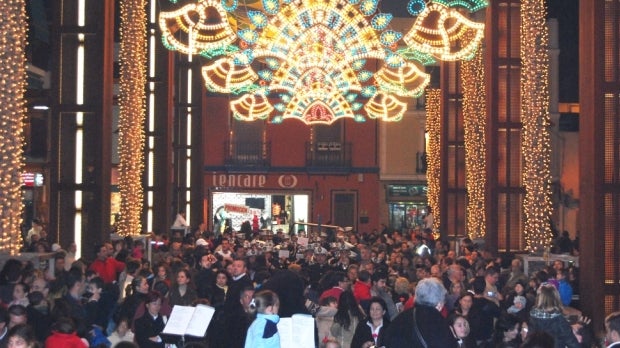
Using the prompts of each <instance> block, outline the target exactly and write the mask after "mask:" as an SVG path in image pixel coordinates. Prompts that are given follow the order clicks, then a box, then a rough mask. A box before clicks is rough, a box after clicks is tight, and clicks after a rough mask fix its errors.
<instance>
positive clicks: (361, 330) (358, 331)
mask: <svg viewBox="0 0 620 348" xmlns="http://www.w3.org/2000/svg"><path fill="white" fill-rule="evenodd" d="M368 322H369V321H368V320H362V321H360V322H359V323H358V324H357V327H356V328H355V333H354V334H353V339H352V340H351V348H361V347H362V345H363V344H364V343H365V342H368V341H370V342H373V341H374V339H373V337H372V331H371V330H370V326H368ZM388 326H389V322H387V321H385V320H384V321H383V326H382V327H381V328H380V329H379V336H378V337H377V344H376V346H377V347H380V346H382V345H383V337H384V336H385V330H386V329H387V328H388Z"/></svg>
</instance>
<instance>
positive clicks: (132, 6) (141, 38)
mask: <svg viewBox="0 0 620 348" xmlns="http://www.w3.org/2000/svg"><path fill="white" fill-rule="evenodd" d="M120 6H121V44H120V53H119V60H120V62H121V74H120V83H119V84H120V93H119V94H120V98H119V106H120V115H119V121H118V122H119V124H118V128H119V140H118V153H119V190H120V194H121V206H120V221H119V225H118V234H120V235H122V236H131V235H138V234H140V232H141V230H142V222H141V214H142V206H143V193H142V192H143V189H142V173H143V172H144V142H145V135H144V125H145V117H146V116H145V113H146V107H145V98H146V90H145V87H146V42H147V41H146V22H147V20H146V12H145V6H144V1H143V0H126V1H121V4H120Z"/></svg>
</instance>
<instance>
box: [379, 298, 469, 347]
mask: <svg viewBox="0 0 620 348" xmlns="http://www.w3.org/2000/svg"><path fill="white" fill-rule="evenodd" d="M414 310H415V318H416V320H415V321H416V323H417V325H418V329H419V330H420V334H421V335H422V337H423V338H424V341H426V346H427V347H428V348H439V347H441V348H456V347H457V343H456V340H455V339H454V335H452V332H451V331H450V326H449V325H448V322H447V321H446V320H445V319H444V317H442V316H441V313H439V311H438V310H437V309H436V308H434V307H431V306H424V305H420V304H416V305H415V307H414V308H411V309H407V310H406V311H404V312H402V313H400V314H399V315H398V316H396V318H394V320H393V321H392V323H391V324H390V326H389V327H388V328H387V330H386V332H385V335H384V338H383V341H382V344H383V345H384V346H385V347H386V348H422V347H423V346H422V344H421V343H420V340H419V339H418V338H417V335H416V334H415V333H414V329H413V315H414Z"/></svg>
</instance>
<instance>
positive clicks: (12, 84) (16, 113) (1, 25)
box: [0, 0, 27, 255]
mask: <svg viewBox="0 0 620 348" xmlns="http://www.w3.org/2000/svg"><path fill="white" fill-rule="evenodd" d="M26 28H27V23H26V4H25V1H24V0H3V1H0V30H1V32H2V35H1V36H0V57H1V58H0V60H1V61H2V64H0V76H1V77H2V78H1V79H0V157H1V160H0V191H1V192H2V193H1V194H0V252H3V253H9V254H11V255H15V254H17V253H19V249H20V248H21V243H22V238H21V231H20V225H21V215H22V209H23V208H22V190H21V171H22V168H23V166H24V159H23V147H22V144H23V141H24V137H23V122H24V118H25V115H26V113H25V100H24V92H25V89H26V71H25V66H26V55H25V47H26Z"/></svg>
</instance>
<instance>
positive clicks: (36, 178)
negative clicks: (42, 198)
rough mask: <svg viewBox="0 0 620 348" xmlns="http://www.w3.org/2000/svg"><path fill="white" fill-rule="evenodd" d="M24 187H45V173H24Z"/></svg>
mask: <svg viewBox="0 0 620 348" xmlns="http://www.w3.org/2000/svg"><path fill="white" fill-rule="evenodd" d="M22 186H26V187H39V186H43V173H22Z"/></svg>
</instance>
